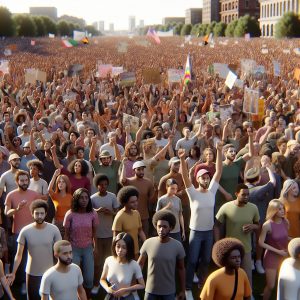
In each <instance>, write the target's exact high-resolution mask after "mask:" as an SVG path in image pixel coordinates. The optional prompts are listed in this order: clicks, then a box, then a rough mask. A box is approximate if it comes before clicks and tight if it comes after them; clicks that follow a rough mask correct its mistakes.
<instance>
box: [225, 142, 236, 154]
mask: <svg viewBox="0 0 300 300" xmlns="http://www.w3.org/2000/svg"><path fill="white" fill-rule="evenodd" d="M229 148H234V149H235V147H234V145H232V144H227V145H225V146H224V147H223V152H224V153H225V152H227V151H228V149H229Z"/></svg>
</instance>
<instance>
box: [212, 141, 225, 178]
mask: <svg viewBox="0 0 300 300" xmlns="http://www.w3.org/2000/svg"><path fill="white" fill-rule="evenodd" d="M222 148H223V143H221V142H219V143H217V159H216V173H215V174H214V177H213V179H214V180H215V181H216V182H219V181H220V179H221V175H222V169H223V164H222Z"/></svg>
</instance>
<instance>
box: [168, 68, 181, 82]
mask: <svg viewBox="0 0 300 300" xmlns="http://www.w3.org/2000/svg"><path fill="white" fill-rule="evenodd" d="M183 77H184V70H182V69H180V70H177V69H169V70H168V81H169V83H173V82H181V80H182V79H183Z"/></svg>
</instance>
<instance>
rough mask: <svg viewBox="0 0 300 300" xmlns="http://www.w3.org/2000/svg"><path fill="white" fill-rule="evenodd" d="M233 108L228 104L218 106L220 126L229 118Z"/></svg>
mask: <svg viewBox="0 0 300 300" xmlns="http://www.w3.org/2000/svg"><path fill="white" fill-rule="evenodd" d="M232 112H233V108H232V106H231V105H230V104H227V105H220V119H221V122H222V124H224V123H225V122H226V121H227V119H229V118H231V115H232Z"/></svg>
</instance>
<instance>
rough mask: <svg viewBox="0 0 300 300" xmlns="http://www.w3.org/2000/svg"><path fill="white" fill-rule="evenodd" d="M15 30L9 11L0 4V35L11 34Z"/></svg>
mask: <svg viewBox="0 0 300 300" xmlns="http://www.w3.org/2000/svg"><path fill="white" fill-rule="evenodd" d="M15 32H16V26H15V23H14V20H13V18H12V16H11V12H10V11H9V10H8V9H7V8H6V7H3V6H0V36H13V35H14V34H15Z"/></svg>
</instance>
